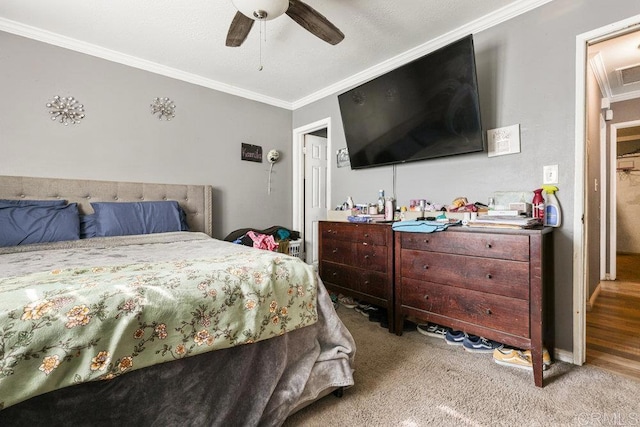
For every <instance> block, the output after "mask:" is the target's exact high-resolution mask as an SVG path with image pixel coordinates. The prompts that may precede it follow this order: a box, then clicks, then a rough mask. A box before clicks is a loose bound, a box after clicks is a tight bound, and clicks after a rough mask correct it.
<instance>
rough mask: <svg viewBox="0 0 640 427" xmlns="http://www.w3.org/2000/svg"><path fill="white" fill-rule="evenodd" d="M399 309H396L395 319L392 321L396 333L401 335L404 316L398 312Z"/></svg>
mask: <svg viewBox="0 0 640 427" xmlns="http://www.w3.org/2000/svg"><path fill="white" fill-rule="evenodd" d="M398 311H399V310H396V321H395V322H394V323H395V324H394V326H395V328H396V335H398V336H400V335H402V330H403V329H404V316H403V315H402V314H400V313H398Z"/></svg>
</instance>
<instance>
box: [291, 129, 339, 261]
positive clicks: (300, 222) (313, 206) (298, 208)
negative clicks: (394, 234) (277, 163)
mask: <svg viewBox="0 0 640 427" xmlns="http://www.w3.org/2000/svg"><path fill="white" fill-rule="evenodd" d="M305 147H306V149H305ZM292 152H293V183H292V184H293V224H292V225H293V229H294V230H297V231H300V234H301V239H302V241H303V244H302V245H301V249H302V250H303V251H304V252H303V257H304V258H303V259H304V260H305V261H306V262H307V264H310V265H314V266H316V267H317V254H318V236H317V229H318V228H317V226H318V221H321V220H323V219H326V215H327V209H328V206H329V203H330V202H331V167H330V162H329V153H331V152H332V143H331V118H326V119H323V120H319V121H317V122H314V123H310V124H308V125H306V126H302V127H299V128H296V129H294V130H293V148H292Z"/></svg>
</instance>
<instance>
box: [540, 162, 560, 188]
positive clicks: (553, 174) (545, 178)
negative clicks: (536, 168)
mask: <svg viewBox="0 0 640 427" xmlns="http://www.w3.org/2000/svg"><path fill="white" fill-rule="evenodd" d="M542 183H543V184H557V183H558V165H548V166H544V167H543V168H542Z"/></svg>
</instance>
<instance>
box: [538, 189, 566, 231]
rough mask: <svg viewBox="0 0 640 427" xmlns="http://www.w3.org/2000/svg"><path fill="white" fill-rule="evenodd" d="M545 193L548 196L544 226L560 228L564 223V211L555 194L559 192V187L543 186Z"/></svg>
mask: <svg viewBox="0 0 640 427" xmlns="http://www.w3.org/2000/svg"><path fill="white" fill-rule="evenodd" d="M542 188H544V192H545V193H546V194H547V205H546V206H545V210H544V225H548V226H550V227H560V224H561V223H562V211H561V210H560V203H558V199H557V198H556V196H555V192H556V191H558V187H556V186H555V185H543V186H542Z"/></svg>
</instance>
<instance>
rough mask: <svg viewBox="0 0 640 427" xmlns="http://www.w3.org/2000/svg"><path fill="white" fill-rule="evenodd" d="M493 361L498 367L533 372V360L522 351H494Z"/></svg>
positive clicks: (499, 349) (502, 349)
mask: <svg viewBox="0 0 640 427" xmlns="http://www.w3.org/2000/svg"><path fill="white" fill-rule="evenodd" d="M493 361H494V362H496V363H497V364H498V365H504V366H513V367H516V368H520V369H526V370H528V371H532V370H533V364H532V363H531V359H530V358H528V357H527V356H525V355H524V353H523V352H522V351H520V350H516V349H513V348H505V347H502V348H496V349H495V350H493Z"/></svg>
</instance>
